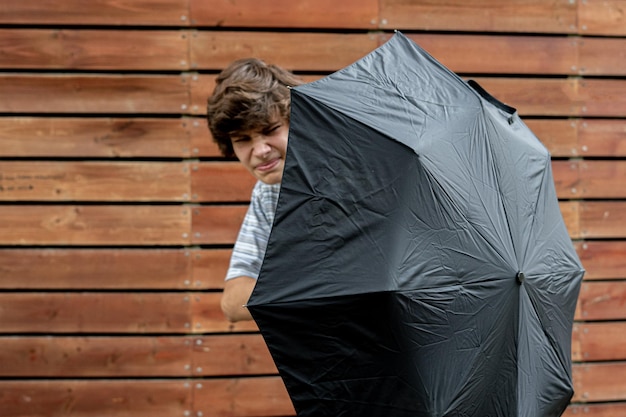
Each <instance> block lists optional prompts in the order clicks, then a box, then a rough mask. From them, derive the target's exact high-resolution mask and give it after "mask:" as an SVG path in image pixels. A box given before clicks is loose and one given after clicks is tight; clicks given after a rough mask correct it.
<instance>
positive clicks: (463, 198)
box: [248, 32, 584, 417]
mask: <svg viewBox="0 0 626 417" xmlns="http://www.w3.org/2000/svg"><path fill="white" fill-rule="evenodd" d="M291 111H292V112H291V126H290V132H289V147H288V151H287V157H286V162H285V171H284V176H283V181H282V185H281V191H280V197H279V201H278V207H277V210H276V217H275V222H274V226H273V229H272V232H271V235H270V239H269V242H268V247H267V252H266V255H265V259H264V261H263V266H262V269H261V273H260V276H259V279H258V282H257V285H256V287H255V288H254V291H253V293H252V296H251V298H250V301H249V304H248V308H249V309H250V312H251V314H252V316H253V318H254V319H255V321H256V322H257V324H258V326H259V329H260V331H261V333H262V335H263V337H264V339H265V341H266V343H267V345H268V348H269V350H270V353H271V354H272V357H273V359H274V361H275V363H276V366H277V368H278V370H279V373H280V375H281V377H282V378H283V381H284V383H285V386H286V388H287V391H288V393H289V395H290V397H291V400H292V401H293V404H294V407H295V409H296V411H297V413H298V415H299V416H315V417H323V416H329V417H330V416H332V417H338V416H358V417H364V416H365V417H375V416H381V417H382V416H384V417H394V416H459V417H460V416H479V417H485V416H506V417H511V416H558V415H561V414H562V412H563V411H564V410H565V408H566V407H567V404H568V402H569V400H570V399H571V396H572V394H573V388H572V381H571V377H572V375H571V357H570V352H571V331H572V323H573V316H574V309H575V305H576V300H577V297H578V292H579V289H580V284H581V280H582V276H583V273H584V271H583V269H582V266H581V264H580V261H579V259H578V257H577V255H576V252H575V250H574V248H573V245H572V243H571V240H570V238H569V236H568V232H567V230H566V227H565V224H564V222H563V219H562V216H561V212H560V210H559V205H558V200H557V197H556V192H555V189H554V184H553V177H552V172H551V165H550V155H549V153H548V152H547V150H546V149H545V148H544V147H543V146H542V145H541V143H540V142H539V140H538V139H537V138H536V137H535V136H534V135H533V134H532V132H531V131H530V130H529V129H528V128H527V127H526V126H525V125H524V123H523V122H522V121H521V119H520V118H519V116H518V115H517V113H516V111H515V109H513V108H511V107H508V106H506V105H504V104H503V103H501V102H499V101H498V100H496V99H495V98H493V97H492V96H490V95H489V94H488V93H487V91H485V90H484V89H482V88H481V87H480V86H479V85H478V84H477V83H475V82H471V81H470V82H465V81H464V80H462V79H461V78H460V77H458V76H457V75H456V74H454V73H453V72H451V71H450V70H448V69H446V68H445V67H444V66H443V65H442V64H440V63H438V62H437V61H436V60H435V59H434V58H432V57H431V56H430V55H429V54H427V53H426V52H425V51H424V50H422V49H421V48H420V47H419V46H418V45H416V44H415V43H414V42H412V41H411V40H409V39H408V38H407V37H405V36H404V35H402V34H401V33H399V32H397V33H396V34H395V35H394V36H393V37H392V38H391V39H390V40H389V41H388V42H386V43H385V44H384V45H382V46H381V47H379V48H378V49H376V50H374V51H373V52H372V53H370V54H369V55H367V56H365V57H364V58H362V59H361V60H359V61H357V62H355V63H354V64H352V65H350V66H348V67H346V68H344V69H342V70H340V71H338V72H336V73H333V74H331V75H329V76H327V77H325V78H322V79H320V80H317V81H315V82H312V83H309V84H305V85H302V86H298V87H296V88H294V89H293V90H292V110H291Z"/></svg>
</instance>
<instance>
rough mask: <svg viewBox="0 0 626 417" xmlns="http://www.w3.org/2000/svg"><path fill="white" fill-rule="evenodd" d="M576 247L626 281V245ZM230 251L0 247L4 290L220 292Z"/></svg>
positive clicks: (594, 276) (590, 272)
mask: <svg viewBox="0 0 626 417" xmlns="http://www.w3.org/2000/svg"><path fill="white" fill-rule="evenodd" d="M575 247H576V250H577V252H578V255H579V257H580V259H581V261H582V263H583V266H584V268H585V269H586V273H585V280H600V279H624V278H626V274H625V272H624V271H626V265H625V263H626V257H625V256H624V254H625V253H626V241H585V242H581V241H579V242H575ZM230 253H231V251H230V249H193V248H186V249H107V248H102V249H80V248H77V249H49V248H44V249H0V288H3V289H12V290H19V289H31V290H32V289H56V290H58V289H68V290H72V289H74V290H90V289H91V290H94V289H98V290H107V289H108V290H120V289H127V290H138V289H139V290H140V289H177V290H185V289H194V290H197V289H198V290H209V289H221V288H222V287H223V280H224V276H225V275H226V270H227V268H228V263H229V260H230ZM163 265H167V266H168V267H167V268H163Z"/></svg>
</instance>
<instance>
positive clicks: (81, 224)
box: [0, 205, 191, 245]
mask: <svg viewBox="0 0 626 417" xmlns="http://www.w3.org/2000/svg"><path fill="white" fill-rule="evenodd" d="M0 216H2V218H3V219H4V221H3V222H2V223H0V244H4V245H184V244H189V243H190V241H191V239H190V234H191V213H190V209H189V208H188V207H184V206H155V205H120V206H103V205H67V206H64V205H55V206H51V205H2V206H0Z"/></svg>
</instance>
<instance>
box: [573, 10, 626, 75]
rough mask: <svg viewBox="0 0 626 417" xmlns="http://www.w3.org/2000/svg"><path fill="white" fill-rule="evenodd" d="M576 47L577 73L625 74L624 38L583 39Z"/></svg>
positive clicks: (625, 21)
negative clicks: (577, 55)
mask: <svg viewBox="0 0 626 417" xmlns="http://www.w3.org/2000/svg"><path fill="white" fill-rule="evenodd" d="M584 3H585V2H583V4H584ZM583 25H584V23H583ZM624 26H626V20H624ZM624 34H626V31H625V32H624ZM578 45H579V47H578V54H579V59H578V71H579V73H580V74H581V75H625V74H626V67H625V66H624V62H625V61H626V38H593V37H585V38H581V39H580V40H579V41H578Z"/></svg>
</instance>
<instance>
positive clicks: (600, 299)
mask: <svg viewBox="0 0 626 417" xmlns="http://www.w3.org/2000/svg"><path fill="white" fill-rule="evenodd" d="M576 320H585V321H594V320H626V281H606V282H594V281H587V282H583V284H582V287H581V290H580V295H579V297H578V305H577V307H576Z"/></svg>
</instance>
